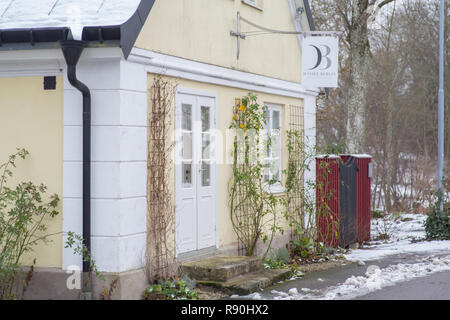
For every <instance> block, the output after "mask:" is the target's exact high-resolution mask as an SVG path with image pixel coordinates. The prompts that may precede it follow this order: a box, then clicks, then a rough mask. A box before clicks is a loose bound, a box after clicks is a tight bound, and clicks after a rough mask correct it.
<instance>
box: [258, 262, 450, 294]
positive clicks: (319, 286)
mask: <svg viewBox="0 0 450 320" xmlns="http://www.w3.org/2000/svg"><path fill="white" fill-rule="evenodd" d="M428 255H430V254H400V255H394V256H388V257H384V258H382V259H380V260H374V261H369V262H366V265H365V266H359V265H358V264H356V263H351V264H349V265H346V266H341V267H336V268H333V269H329V270H325V271H319V272H314V273H310V274H307V275H305V276H304V277H303V278H301V279H298V280H293V281H287V282H284V283H281V284H277V285H275V286H272V287H269V288H266V289H265V290H264V291H262V292H260V294H261V296H262V298H263V299H272V298H273V297H274V296H275V295H274V294H272V293H271V290H277V291H284V292H287V291H289V289H290V288H297V290H298V292H302V291H301V290H302V288H308V289H312V290H321V291H322V290H323V289H325V288H327V287H330V286H335V285H338V284H340V283H343V282H344V281H345V280H346V279H348V278H349V277H351V276H352V275H353V276H363V275H364V274H365V273H366V270H367V266H369V265H377V266H379V267H380V268H386V267H387V266H389V265H393V264H398V263H415V262H417V261H418V260H419V259H420V258H423V257H426V256H428ZM422 288H423V289H422ZM439 297H442V298H439ZM357 299H367V300H368V299H374V300H375V299H386V300H389V299H395V300H402V299H450V272H441V273H437V274H434V275H431V276H427V277H423V278H418V279H413V280H411V281H408V282H403V283H399V284H398V285H395V286H393V287H386V288H383V289H382V290H380V291H375V292H373V293H371V294H368V295H366V296H361V297H358V298H357Z"/></svg>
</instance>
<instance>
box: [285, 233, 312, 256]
mask: <svg viewBox="0 0 450 320" xmlns="http://www.w3.org/2000/svg"><path fill="white" fill-rule="evenodd" d="M290 249H291V255H293V256H294V257H300V258H307V257H309V256H310V255H311V254H312V253H313V249H314V246H313V244H312V243H311V239H309V238H308V237H301V238H300V239H298V240H292V241H291V246H290Z"/></svg>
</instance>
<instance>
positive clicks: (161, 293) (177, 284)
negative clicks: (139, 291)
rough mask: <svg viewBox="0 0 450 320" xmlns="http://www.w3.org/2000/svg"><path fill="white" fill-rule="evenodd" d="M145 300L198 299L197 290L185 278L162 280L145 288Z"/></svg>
mask: <svg viewBox="0 0 450 320" xmlns="http://www.w3.org/2000/svg"><path fill="white" fill-rule="evenodd" d="M142 299H143V300H197V299H198V295H197V291H195V289H194V288H191V287H189V285H188V283H187V282H186V281H184V280H179V281H165V280H163V281H160V282H159V283H158V284H154V285H151V286H149V287H148V288H147V289H145V291H144V294H143V296H142Z"/></svg>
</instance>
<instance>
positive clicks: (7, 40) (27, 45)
mask: <svg viewBox="0 0 450 320" xmlns="http://www.w3.org/2000/svg"><path fill="white" fill-rule="evenodd" d="M154 3H155V0H141V2H140V3H139V6H138V7H137V9H136V11H135V12H134V13H133V15H132V16H131V17H130V18H129V19H128V20H127V21H125V22H124V23H122V24H120V25H107V26H85V27H84V28H83V32H82V36H81V40H82V41H83V42H84V43H85V46H86V48H104V47H120V48H121V49H122V52H123V55H124V57H125V59H127V58H128V56H129V55H130V52H131V50H132V49H133V47H134V44H135V42H136V40H137V38H138V36H139V34H140V32H141V30H142V28H143V27H144V24H145V22H146V20H147V18H148V16H149V14H150V11H151V10H152V8H153V5H154ZM65 40H73V35H72V32H71V30H70V28H69V27H67V26H66V27H48V28H16V29H0V51H5V50H31V49H52V48H57V47H58V42H59V41H65Z"/></svg>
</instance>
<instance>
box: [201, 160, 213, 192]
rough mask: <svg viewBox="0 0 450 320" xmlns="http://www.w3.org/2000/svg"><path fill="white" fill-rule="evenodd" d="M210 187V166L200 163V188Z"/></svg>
mask: <svg viewBox="0 0 450 320" xmlns="http://www.w3.org/2000/svg"><path fill="white" fill-rule="evenodd" d="M210 185H211V164H210V163H208V162H206V161H203V162H202V187H209V186H210Z"/></svg>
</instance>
